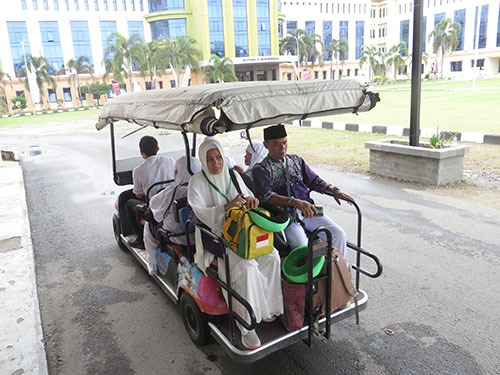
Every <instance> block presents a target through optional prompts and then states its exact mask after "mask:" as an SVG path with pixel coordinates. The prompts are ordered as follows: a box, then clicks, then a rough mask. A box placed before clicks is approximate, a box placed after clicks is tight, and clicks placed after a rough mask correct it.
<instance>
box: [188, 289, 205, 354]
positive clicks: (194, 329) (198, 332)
mask: <svg viewBox="0 0 500 375" xmlns="http://www.w3.org/2000/svg"><path fill="white" fill-rule="evenodd" d="M181 311H182V321H183V322H184V327H185V328H186V331H187V332H188V334H189V337H190V338H191V340H192V341H193V342H194V343H195V345H197V346H204V345H206V344H207V342H208V338H209V334H208V325H207V317H206V316H205V314H204V313H202V312H201V310H200V308H199V307H198V305H197V304H196V302H195V301H194V300H193V298H192V297H191V296H190V295H189V294H188V293H186V292H184V293H182V295H181Z"/></svg>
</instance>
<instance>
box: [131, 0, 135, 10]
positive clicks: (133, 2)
mask: <svg viewBox="0 0 500 375" xmlns="http://www.w3.org/2000/svg"><path fill="white" fill-rule="evenodd" d="M130 9H131V10H132V12H135V1H134V0H130Z"/></svg>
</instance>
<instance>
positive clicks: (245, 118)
mask: <svg viewBox="0 0 500 375" xmlns="http://www.w3.org/2000/svg"><path fill="white" fill-rule="evenodd" d="M378 101H379V98H378V95H377V94H374V93H371V92H368V91H367V89H366V87H364V86H362V85H361V84H360V83H359V82H358V81H355V80H341V81H326V80H325V81H321V80H318V81H266V82H237V83H224V84H211V85H202V86H191V87H186V88H174V89H165V90H152V91H143V92H137V93H130V94H123V95H120V96H118V97H116V98H114V99H112V100H110V101H109V102H108V103H106V104H105V106H104V108H103V109H102V111H101V113H100V115H99V121H98V123H97V124H96V127H97V129H98V130H101V129H103V128H105V127H106V126H108V125H109V128H110V134H111V151H112V165H113V177H114V181H115V183H116V184H117V185H120V186H126V185H130V184H132V169H133V168H134V167H135V166H137V165H139V164H140V163H141V161H142V160H141V159H140V158H135V159H127V160H117V152H116V139H115V123H118V122H128V123H131V124H135V125H137V127H138V129H142V128H147V127H154V128H157V129H158V128H159V129H167V130H168V131H178V132H180V133H181V134H182V139H183V142H184V148H185V155H187V156H195V150H196V147H197V143H196V141H197V136H200V135H201V136H214V135H217V134H221V133H225V132H234V131H237V132H246V136H247V138H248V139H250V129H252V128H255V127H260V126H267V125H273V124H277V123H284V124H291V123H293V121H297V120H303V119H306V118H312V117H315V116H326V115H332V114H340V113H356V112H359V111H368V110H370V109H371V108H373V107H374V106H375V104H376V102H378ZM190 138H191V139H190ZM188 160H189V158H188ZM189 168H190V167H189V163H188V169H189ZM159 183H168V181H166V182H165V181H163V182H159ZM126 194H130V191H126V192H123V193H121V194H120V196H119V197H118V199H117V204H116V207H115V208H116V213H115V215H114V218H113V229H114V233H115V238H116V241H117V243H118V244H119V246H120V247H122V248H123V249H128V250H130V252H131V253H132V254H133V255H134V256H135V257H136V258H137V260H138V261H139V263H140V264H141V265H142V266H143V267H144V268H146V269H147V261H146V253H145V250H142V249H140V248H136V247H134V246H132V245H131V243H130V241H129V239H128V238H129V236H128V234H130V233H129V231H130V228H129V225H128V224H127V223H124V222H123V220H121V219H120V214H119V213H120V208H121V206H122V205H123V204H124V201H125V200H126V197H125V196H126ZM350 203H352V206H353V207H354V208H355V209H356V212H357V218H358V221H357V233H355V237H356V241H355V242H350V241H348V243H347V245H348V248H349V249H350V250H352V251H354V253H355V257H354V258H355V261H353V262H351V264H350V267H351V272H352V273H353V274H354V284H355V287H356V291H357V296H356V297H355V298H354V299H353V300H352V301H351V302H350V303H348V304H347V305H346V306H344V307H342V308H340V309H338V310H336V311H333V312H331V313H326V314H324V315H323V316H313V311H312V308H311V306H312V305H311V303H312V295H313V293H314V287H315V285H316V283H317V281H318V280H320V279H321V278H323V279H324V280H327V285H328V287H327V288H326V290H327V293H326V304H327V310H326V311H330V309H329V306H330V302H331V301H330V295H329V292H330V288H331V285H330V283H331V282H330V280H331V272H332V269H331V267H326V271H325V272H323V271H322V272H321V273H320V274H319V275H317V276H314V274H313V264H316V263H315V260H316V259H318V258H320V257H325V258H326V262H325V264H327V265H328V264H330V263H331V259H332V257H333V255H332V250H331V249H332V246H331V234H330V233H329V232H328V231H326V230H325V229H324V228H321V227H320V228H317V229H316V230H315V231H314V232H313V233H312V234H311V235H310V240H309V244H308V248H307V258H306V260H307V262H306V264H305V265H304V270H305V272H307V277H306V280H307V281H306V288H307V301H306V314H305V317H304V324H303V325H302V327H301V328H299V329H297V330H293V331H288V330H287V329H285V327H284V326H283V325H282V324H281V322H280V321H279V320H277V321H275V322H273V323H271V324H269V323H266V324H257V323H256V319H255V314H254V312H253V309H252V306H251V305H250V304H249V303H248V302H247V301H246V300H245V299H244V298H243V297H242V296H241V295H239V294H238V293H237V292H236V291H235V290H233V289H232V288H231V282H230V274H229V261H227V260H226V261H225V262H224V263H225V265H226V270H225V271H226V280H228V281H227V283H226V282H224V281H222V280H221V279H220V278H219V277H218V275H217V271H215V272H214V271H213V270H212V269H207V270H201V269H200V268H198V266H197V265H196V264H195V263H194V262H193V259H194V257H193V254H194V252H195V251H197V249H196V248H195V245H194V244H193V243H192V240H190V238H192V237H191V236H190V233H192V231H193V230H194V227H195V226H196V225H198V224H196V223H195V222H193V220H191V219H190V218H189V217H188V207H187V202H186V200H179V201H175V202H174V205H173V207H172V209H173V210H174V213H175V214H176V220H178V222H179V223H180V224H181V227H182V228H183V231H184V233H183V235H185V236H186V239H187V243H188V245H187V246H185V247H184V248H183V249H182V250H181V251H179V250H178V249H173V248H172V247H171V246H170V245H169V244H168V236H169V235H170V234H169V233H166V232H164V231H163V232H162V231H160V235H159V238H158V239H159V241H160V246H159V248H158V250H157V259H158V271H159V272H158V274H157V275H153V276H152V277H153V279H154V280H155V281H156V282H157V283H158V285H159V286H160V287H161V288H162V290H163V291H164V292H165V293H166V294H167V295H168V296H169V297H170V298H171V299H172V301H174V303H176V304H178V305H180V308H181V311H182V318H183V321H184V325H185V327H186V330H187V332H188V334H189V336H190V338H191V339H192V341H193V342H194V343H195V344H196V345H203V344H205V343H206V342H207V339H208V337H209V336H212V337H213V338H214V339H215V340H216V341H217V342H218V343H219V344H220V345H221V346H222V347H223V348H224V350H225V351H226V352H227V353H228V355H229V356H230V357H231V358H233V359H234V360H236V361H238V362H241V363H250V362H254V361H257V360H259V359H261V358H263V357H265V356H267V355H269V354H271V353H273V352H275V351H277V350H280V349H282V348H285V347H287V346H289V345H291V344H294V343H296V342H299V341H306V343H308V344H309V345H311V338H312V335H313V334H315V333H322V334H323V335H324V336H325V337H327V338H329V336H330V327H331V325H332V324H333V323H335V322H338V321H340V320H342V319H345V318H347V317H349V316H352V315H354V314H356V316H357V313H358V312H359V311H361V310H363V309H365V308H366V306H367V302H368V295H367V294H366V293H365V292H364V291H363V290H361V289H360V278H361V275H365V276H367V277H369V278H376V277H378V276H380V275H381V273H382V265H381V263H380V261H379V259H378V258H377V257H376V256H375V255H374V254H372V253H370V252H369V251H367V250H365V249H364V248H362V247H361V224H362V220H361V211H360V209H359V207H358V205H357V204H356V203H355V202H350ZM199 228H200V230H202V231H204V232H205V233H206V234H207V235H208V236H210V237H211V238H212V239H213V241H214V243H216V244H219V246H221V247H222V248H223V251H224V252H226V253H227V252H228V251H231V250H230V249H228V248H227V247H226V246H225V245H224V241H223V240H222V239H221V238H220V237H219V236H217V235H216V234H214V233H212V232H210V231H209V230H207V229H206V228H203V227H199ZM321 232H324V234H325V237H326V238H327V241H326V242H323V243H321V244H319V245H318V244H317V243H316V242H314V241H313V240H314V239H315V238H316V236H317V235H318V234H319V233H321ZM362 260H363V261H366V260H369V261H370V263H371V264H370V267H369V268H363V267H362V266H361V263H362ZM222 289H223V290H225V292H226V295H227V301H226V300H225V299H224V297H223V294H222V293H221V290H222ZM235 301H238V302H239V303H241V304H242V305H243V306H244V307H245V308H246V309H247V311H248V314H249V316H250V322H247V321H245V320H244V319H243V318H242V317H240V316H238V315H237V314H235V313H234V311H233V310H232V308H231V306H232V305H233V303H234V302H235ZM236 321H237V322H239V323H240V324H242V325H243V326H244V327H245V328H247V329H249V330H250V329H254V328H255V329H256V330H257V332H258V335H259V338H260V340H261V343H262V345H261V346H260V347H259V348H257V349H254V350H247V349H246V348H245V347H244V346H243V345H242V344H241V340H240V336H239V330H238V329H235V322H236Z"/></svg>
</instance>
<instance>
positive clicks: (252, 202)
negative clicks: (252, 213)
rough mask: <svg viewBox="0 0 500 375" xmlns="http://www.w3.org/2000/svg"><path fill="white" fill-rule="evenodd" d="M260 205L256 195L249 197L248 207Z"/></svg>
mask: <svg viewBox="0 0 500 375" xmlns="http://www.w3.org/2000/svg"><path fill="white" fill-rule="evenodd" d="M257 207H259V200H258V199H257V198H254V197H247V208H257Z"/></svg>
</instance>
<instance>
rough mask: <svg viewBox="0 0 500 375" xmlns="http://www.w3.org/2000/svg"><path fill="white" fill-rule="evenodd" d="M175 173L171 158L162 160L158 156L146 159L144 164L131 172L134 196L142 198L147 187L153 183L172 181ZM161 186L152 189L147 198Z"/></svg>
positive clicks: (173, 161)
mask: <svg viewBox="0 0 500 375" xmlns="http://www.w3.org/2000/svg"><path fill="white" fill-rule="evenodd" d="M174 172H175V160H174V159H172V158H164V157H162V156H158V155H152V156H150V157H148V158H147V159H146V160H144V162H143V163H142V164H141V165H139V166H137V167H135V168H134V170H133V171H132V179H133V181H134V190H133V192H134V194H135V195H137V196H139V197H140V196H142V195H144V194H146V193H147V191H148V189H149V187H150V186H151V185H153V184H154V183H155V182H160V181H166V180H173V179H174ZM161 187H162V186H157V187H154V188H153V189H152V191H151V192H150V193H149V196H150V197H151V196H153V194H155V193H156V192H158V190H160V189H161Z"/></svg>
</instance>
